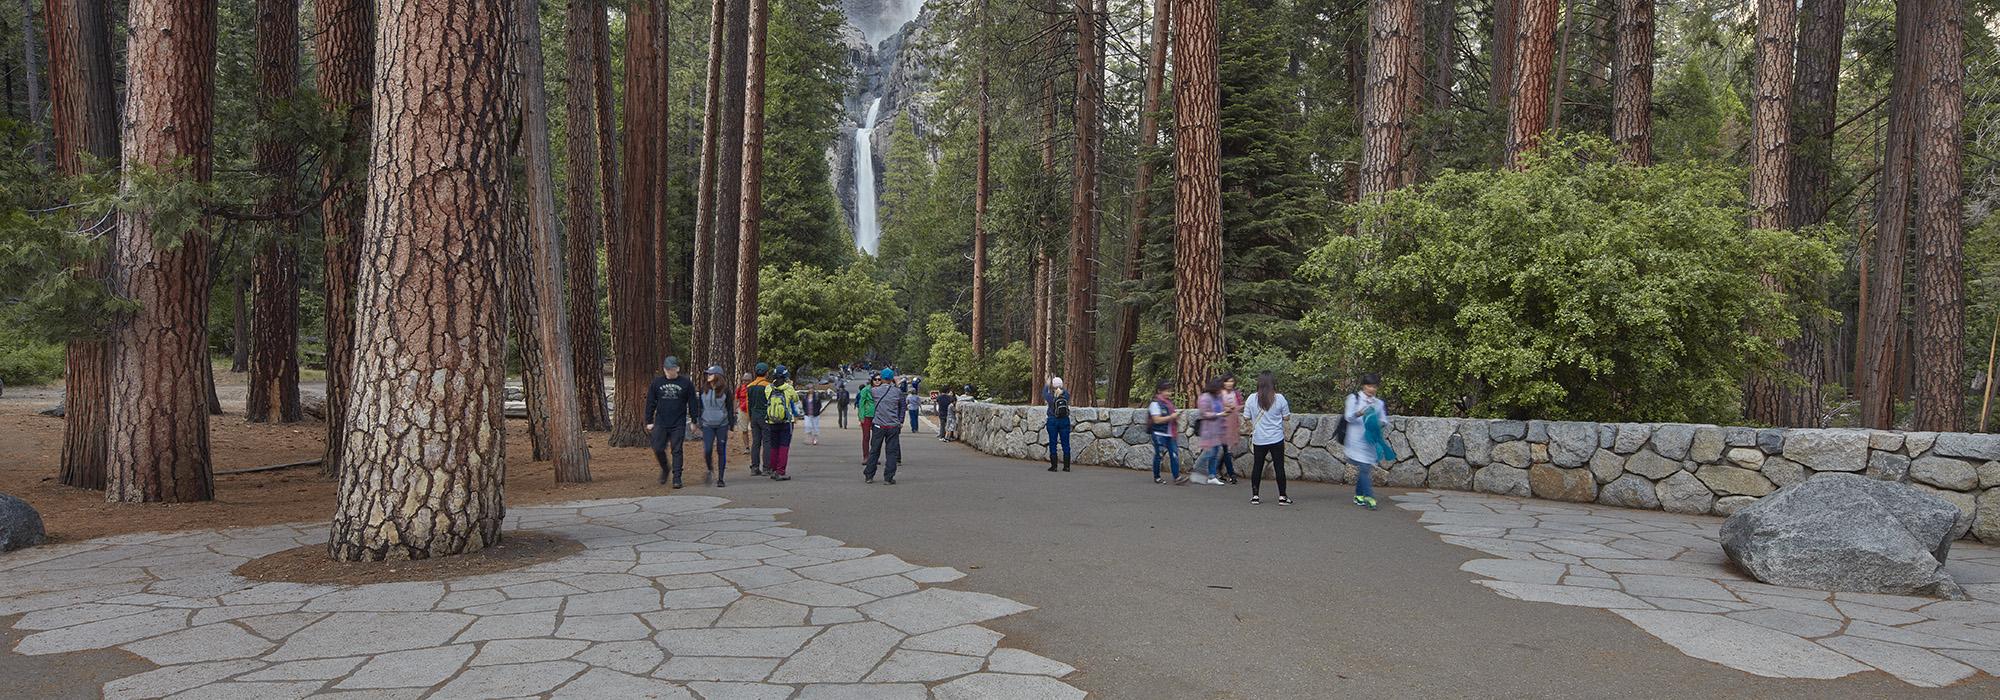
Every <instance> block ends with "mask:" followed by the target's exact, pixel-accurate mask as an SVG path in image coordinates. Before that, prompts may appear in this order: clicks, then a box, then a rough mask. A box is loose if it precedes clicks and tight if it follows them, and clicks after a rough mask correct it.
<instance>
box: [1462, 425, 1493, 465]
mask: <svg viewBox="0 0 2000 700" xmlns="http://www.w3.org/2000/svg"><path fill="white" fill-rule="evenodd" d="M1490 427H1491V426H1490V425H1489V424H1488V423H1487V422H1486V421H1483V420H1462V421H1459V422H1458V437H1459V439H1460V440H1462V441H1464V442H1465V461H1466V462H1468V463H1470V464H1471V465H1472V466H1475V467H1483V466H1486V465H1488V464H1492V463H1493V434H1492V431H1491V430H1490Z"/></svg>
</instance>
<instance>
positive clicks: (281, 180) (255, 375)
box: [243, 0, 304, 423]
mask: <svg viewBox="0 0 2000 700" xmlns="http://www.w3.org/2000/svg"><path fill="white" fill-rule="evenodd" d="M256 35H257V39H256V43H257V119H258V121H260V122H262V123H264V124H265V125H267V126H272V125H274V124H275V122H276V120H277V119H278V118H279V117H280V115H279V109H280V108H281V107H282V106H283V105H284V104H285V103H286V102H289V101H291V100H293V99H294V98H295V97H296V96H297V94H298V89H299V0H257V29H256ZM269 136H270V138H268V139H267V140H263V141H259V142H258V143H257V149H256V151H257V153H256V156H257V174H258V175H259V176H261V177H263V178H264V179H265V180H266V181H267V182H268V183H269V187H270V189H269V190H268V191H266V192H265V193H264V197H263V200H262V201H260V202H259V203H258V206H257V209H258V213H260V214H262V215H264V216H268V217H275V218H273V219H272V220H270V221H267V222H264V224H263V225H264V226H265V227H266V228H265V231H264V235H263V236H262V237H261V238H262V241H261V242H260V243H259V248H260V250H258V252H257V260H256V263H255V269H256V273H255V278H254V279H255V285H256V291H255V294H254V295H253V296H254V298H255V300H256V306H255V310H254V311H253V312H252V313H251V316H250V318H251V326H252V330H251V332H252V335H253V336H255V338H256V340H254V341H252V342H251V355H250V386H249V388H248V392H249V393H248V394H247V396H246V398H245V401H244V408H243V418H244V419H245V420H248V421H250V422H252V423H264V422H269V421H274V420H275V421H277V422H279V423H297V422H299V420H300V419H302V418H304V415H303V414H302V413H301V412H300V411H299V246H298V234H299V232H298V219H297V217H295V216H292V215H291V213H290V212H291V211H292V208H293V207H294V206H296V203H295V202H294V199H295V195H294V194H293V192H294V183H295V182H296V181H297V179H298V170H299V148H298V145H297V144H296V143H295V142H294V141H293V140H292V139H289V138H285V137H283V136H282V135H278V134H271V135H269Z"/></svg>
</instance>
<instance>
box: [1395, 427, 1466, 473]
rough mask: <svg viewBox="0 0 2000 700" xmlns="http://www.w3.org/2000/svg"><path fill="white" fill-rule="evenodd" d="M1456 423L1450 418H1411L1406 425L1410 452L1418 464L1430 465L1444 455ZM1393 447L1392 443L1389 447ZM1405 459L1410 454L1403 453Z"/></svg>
mask: <svg viewBox="0 0 2000 700" xmlns="http://www.w3.org/2000/svg"><path fill="white" fill-rule="evenodd" d="M1457 422H1458V421H1455V420H1452V419H1450V418H1411V419H1410V421H1409V423H1408V425H1409V430H1408V435H1409V438H1408V439H1409V441H1410V451H1411V452H1414V453H1415V457H1416V458H1417V461H1418V462H1421V463H1422V464H1431V463H1434V462H1436V461H1438V459H1439V458H1441V457H1443V456H1444V455H1445V451H1446V449H1447V448H1448V446H1449V443H1450V442H1451V436H1452V434H1453V433H1455V432H1457V430H1456V428H1457V427H1458V426H1457V425H1456V424H1457ZM1390 446H1391V447H1394V446H1395V445H1394V444H1393V443H1392V444H1391V445H1390ZM1403 455H1404V456H1405V457H1408V456H1411V455H1410V453H1403Z"/></svg>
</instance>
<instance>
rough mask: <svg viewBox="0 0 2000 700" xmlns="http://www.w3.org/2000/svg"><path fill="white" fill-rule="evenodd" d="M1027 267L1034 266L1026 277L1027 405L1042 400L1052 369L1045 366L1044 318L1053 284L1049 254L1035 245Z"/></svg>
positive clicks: (1046, 347) (1047, 346)
mask: <svg viewBox="0 0 2000 700" xmlns="http://www.w3.org/2000/svg"><path fill="white" fill-rule="evenodd" d="M1030 264H1031V265H1033V267H1034V274H1032V275H1030V277H1031V278H1032V279H1033V284H1034V285H1035V288H1034V290H1033V292H1032V299H1033V300H1032V303H1030V304H1029V305H1030V306H1032V307H1034V310H1033V312H1032V313H1033V314H1034V315H1033V317H1032V318H1030V319H1029V321H1028V324H1029V325H1028V353H1029V354H1030V355H1032V356H1033V357H1031V358H1030V359H1029V360H1028V373H1029V374H1032V375H1034V376H1032V377H1029V379H1028V403H1029V404H1037V403H1041V401H1042V389H1043V388H1045V387H1047V386H1048V381H1049V373H1050V371H1051V370H1052V369H1053V368H1052V367H1050V366H1049V324H1048V316H1049V302H1050V297H1051V296H1052V295H1051V294H1049V286H1050V285H1052V284H1054V282H1053V281H1051V280H1050V279H1049V253H1048V251H1047V250H1046V249H1044V248H1042V247H1041V246H1036V247H1035V256H1034V259H1033V260H1032V262H1031V263H1030Z"/></svg>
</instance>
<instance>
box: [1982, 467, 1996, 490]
mask: <svg viewBox="0 0 2000 700" xmlns="http://www.w3.org/2000/svg"><path fill="white" fill-rule="evenodd" d="M1995 486H2000V462H1987V463H1985V464H1981V465H1979V488H1982V489H1990V488H1993V487H1995Z"/></svg>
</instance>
